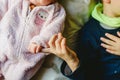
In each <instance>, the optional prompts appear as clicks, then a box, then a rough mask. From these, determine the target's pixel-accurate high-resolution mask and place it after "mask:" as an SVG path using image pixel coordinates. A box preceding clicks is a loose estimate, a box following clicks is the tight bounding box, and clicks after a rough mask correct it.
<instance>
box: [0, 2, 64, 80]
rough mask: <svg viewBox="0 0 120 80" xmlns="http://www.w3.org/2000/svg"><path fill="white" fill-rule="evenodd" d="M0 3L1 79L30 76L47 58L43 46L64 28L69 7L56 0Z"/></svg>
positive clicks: (26, 77)
mask: <svg viewBox="0 0 120 80" xmlns="http://www.w3.org/2000/svg"><path fill="white" fill-rule="evenodd" d="M0 3H1V5H0V75H1V79H0V80H2V78H4V80H29V79H30V78H31V77H32V76H33V75H34V74H35V73H36V71H37V70H38V69H39V68H40V66H41V64H42V62H43V60H44V57H45V54H44V53H42V52H40V50H41V49H42V48H45V47H47V44H46V43H47V42H48V41H49V39H50V37H51V36H52V35H54V34H57V33H59V32H62V31H63V29H64V20H65V16H66V13H65V10H64V8H63V7H62V6H61V5H60V4H59V3H57V1H56V0H0ZM39 52H40V53H39ZM31 53H38V54H31Z"/></svg>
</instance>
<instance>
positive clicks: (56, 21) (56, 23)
mask: <svg viewBox="0 0 120 80" xmlns="http://www.w3.org/2000/svg"><path fill="white" fill-rule="evenodd" d="M65 16H66V13H65V10H64V8H63V7H62V6H60V7H59V9H58V10H57V11H55V12H54V14H53V16H52V20H51V21H50V23H49V24H46V25H44V26H43V28H42V30H41V32H40V33H39V35H37V36H35V37H33V39H32V40H31V42H35V43H37V44H38V45H41V46H43V47H46V42H48V41H49V39H50V38H51V37H52V36H53V35H54V34H57V33H59V32H62V31H63V29H64V21H65Z"/></svg>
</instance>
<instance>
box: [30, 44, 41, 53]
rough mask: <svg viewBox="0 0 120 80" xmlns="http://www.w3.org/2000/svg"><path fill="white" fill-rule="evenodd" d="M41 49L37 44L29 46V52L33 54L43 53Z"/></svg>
mask: <svg viewBox="0 0 120 80" xmlns="http://www.w3.org/2000/svg"><path fill="white" fill-rule="evenodd" d="M41 49H42V46H40V45H37V44H36V43H30V44H29V46H28V50H29V51H30V52H31V53H38V52H40V51H41Z"/></svg>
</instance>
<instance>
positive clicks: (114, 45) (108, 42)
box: [100, 32, 120, 55]
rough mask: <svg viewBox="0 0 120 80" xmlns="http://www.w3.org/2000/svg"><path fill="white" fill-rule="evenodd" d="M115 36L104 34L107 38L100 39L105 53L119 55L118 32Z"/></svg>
mask: <svg viewBox="0 0 120 80" xmlns="http://www.w3.org/2000/svg"><path fill="white" fill-rule="evenodd" d="M117 35H118V36H119V37H117V36H114V35H112V34H109V33H106V34H105V36H106V37H107V38H108V39H107V38H103V37H101V38H100V39H101V41H102V42H103V43H101V46H102V47H104V48H106V51H107V52H109V53H111V54H115V55H120V32H117Z"/></svg>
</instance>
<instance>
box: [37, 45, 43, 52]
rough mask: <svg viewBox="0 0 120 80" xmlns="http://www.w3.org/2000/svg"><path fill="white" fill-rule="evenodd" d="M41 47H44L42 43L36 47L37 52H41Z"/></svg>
mask: <svg viewBox="0 0 120 80" xmlns="http://www.w3.org/2000/svg"><path fill="white" fill-rule="evenodd" d="M41 49H42V47H41V46H40V45H38V46H37V48H36V53H38V52H40V51H41Z"/></svg>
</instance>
